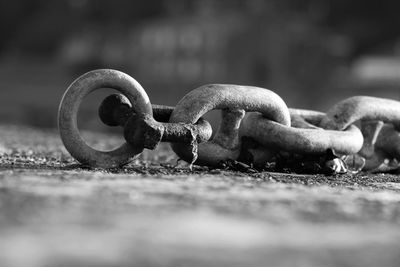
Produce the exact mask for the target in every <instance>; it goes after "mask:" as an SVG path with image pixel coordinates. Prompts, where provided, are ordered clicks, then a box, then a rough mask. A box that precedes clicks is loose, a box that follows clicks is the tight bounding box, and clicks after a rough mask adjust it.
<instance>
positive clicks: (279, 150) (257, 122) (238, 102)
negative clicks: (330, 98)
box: [58, 69, 400, 174]
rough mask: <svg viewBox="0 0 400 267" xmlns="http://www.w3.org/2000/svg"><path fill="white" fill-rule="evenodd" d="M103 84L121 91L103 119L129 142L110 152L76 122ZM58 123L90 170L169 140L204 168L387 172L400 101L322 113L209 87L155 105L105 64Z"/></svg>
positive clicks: (77, 87)
mask: <svg viewBox="0 0 400 267" xmlns="http://www.w3.org/2000/svg"><path fill="white" fill-rule="evenodd" d="M100 88H113V89H116V90H118V91H119V92H120V93H121V94H112V95H110V96H108V97H107V98H106V99H104V100H103V102H102V103H101V105H100V107H99V116H100V119H101V120H102V122H103V123H105V124H106V125H108V126H121V127H123V128H124V137H125V140H126V143H125V144H123V145H122V146H121V147H119V148H117V149H115V150H113V151H108V152H104V151H98V150H95V149H93V148H91V147H90V146H88V145H87V144H86V143H85V141H84V140H83V138H82V137H81V136H80V134H79V130H78V127H77V114H78V109H79V106H80V104H81V102H82V100H83V98H84V97H85V96H86V95H88V94H89V93H91V92H93V91H95V90H98V89H100ZM214 109H219V110H221V114H222V116H221V117H222V119H221V124H220V126H219V128H218V130H217V131H216V132H215V134H214V136H213V137H212V133H213V130H212V128H211V125H210V123H209V122H208V121H206V120H205V119H204V118H202V116H203V115H204V114H206V113H207V112H209V111H211V110H214ZM58 121H59V129H60V134H61V139H62V141H63V143H64V145H65V147H66V148H67V150H68V151H69V152H70V153H71V155H72V156H73V157H74V158H75V159H77V160H78V161H79V162H80V163H82V164H85V165H89V166H93V167H102V168H111V167H120V166H123V165H125V164H127V163H129V162H130V161H131V160H132V159H133V158H134V157H135V156H137V155H138V154H140V153H141V152H142V151H143V149H144V148H146V149H155V148H156V147H157V145H158V144H159V143H160V142H170V143H171V147H172V149H173V151H174V152H175V153H176V154H177V155H178V157H179V158H181V159H183V160H185V161H187V162H188V163H190V164H198V165H206V166H221V164H223V163H227V162H229V163H230V164H231V163H232V162H243V163H241V164H245V163H246V164H249V166H252V165H258V166H260V165H261V166H266V165H268V163H271V162H275V163H276V165H277V166H278V165H282V162H285V163H288V162H289V164H292V165H293V164H294V163H293V162H294V161H297V162H301V164H300V165H301V166H303V167H304V166H306V164H305V163H304V162H307V160H309V159H311V161H310V162H311V163H312V164H314V165H318V166H319V167H320V168H319V169H318V171H321V172H325V173H330V174H333V173H344V172H346V171H347V168H350V169H352V170H354V171H360V170H366V171H371V170H375V171H380V170H387V169H388V168H389V169H390V168H397V167H398V161H400V134H399V131H398V129H399V125H400V102H398V101H395V100H390V99H383V98H376V97H368V96H355V97H351V98H348V99H345V100H343V101H341V102H339V103H337V104H336V105H334V106H333V107H332V108H331V109H329V110H328V111H327V112H326V113H322V112H318V111H312V110H301V109H289V108H288V107H287V106H286V104H285V102H284V101H283V100H282V99H281V98H280V97H279V96H278V95H277V94H275V93H274V92H272V91H270V90H267V89H264V88H258V87H252V86H239V85H229V84H212V85H205V86H201V87H199V88H197V89H195V90H193V91H191V92H189V93H188V94H186V95H185V96H184V97H183V98H182V99H181V100H180V101H179V102H178V104H177V105H176V107H169V106H160V105H151V103H150V100H149V98H148V96H147V94H146V92H145V90H144V89H143V88H142V87H141V86H140V84H139V83H138V82H137V81H136V80H135V79H133V78H132V77H130V76H129V75H127V74H124V73H122V72H119V71H116V70H109V69H103V70H95V71H91V72H88V73H86V74H84V75H82V76H81V77H79V78H78V79H77V80H75V81H74V82H73V83H72V84H71V85H70V86H69V88H68V89H67V91H66V92H65V94H64V96H63V99H62V101H61V104H60V108H59V116H58ZM358 121H359V127H357V126H356V125H355V123H357V122H358ZM293 159H295V160H293ZM240 166H242V165H240ZM385 166H386V169H385V168H384V167H385Z"/></svg>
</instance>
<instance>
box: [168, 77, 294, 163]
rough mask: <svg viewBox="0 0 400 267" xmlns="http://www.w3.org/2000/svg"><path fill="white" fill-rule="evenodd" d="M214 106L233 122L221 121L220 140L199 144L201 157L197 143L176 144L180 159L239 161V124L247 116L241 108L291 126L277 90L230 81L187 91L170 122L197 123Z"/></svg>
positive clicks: (218, 133) (201, 161)
mask: <svg viewBox="0 0 400 267" xmlns="http://www.w3.org/2000/svg"><path fill="white" fill-rule="evenodd" d="M213 109H221V110H224V112H225V113H224V114H225V115H224V117H226V118H228V117H230V118H231V119H230V122H229V124H228V123H226V122H223V123H222V124H221V126H220V128H219V130H218V131H217V133H216V134H215V136H216V137H217V138H216V139H214V140H211V142H205V143H201V144H199V145H198V147H197V158H193V154H194V153H193V145H186V144H176V143H175V144H172V149H173V150H174V151H175V152H176V153H177V154H178V156H179V157H180V158H182V159H184V160H185V161H188V162H194V163H196V164H200V165H211V166H213V165H214V166H215V165H217V164H219V163H220V162H221V161H223V160H227V159H233V160H235V159H236V158H237V157H238V156H239V151H238V149H239V144H238V142H239V141H238V140H237V138H238V127H239V124H240V120H241V117H243V113H242V112H241V111H240V110H244V111H258V112H260V113H261V114H263V115H264V116H265V117H266V118H268V119H270V120H273V121H276V122H278V123H282V124H284V125H287V126H290V115H289V110H288V109H287V107H286V104H285V102H284V101H283V100H282V99H281V98H280V97H279V96H278V95H277V94H275V93H274V92H272V91H270V90H267V89H263V88H258V87H251V86H239V85H226V84H225V85H224V84H212V85H205V86H201V87H199V88H197V89H195V90H193V91H191V92H189V93H188V94H186V95H185V96H184V97H183V98H182V99H181V100H180V101H179V103H178V104H177V105H176V107H175V109H174V111H173V112H172V115H171V119H170V122H172V123H178V122H180V123H195V122H196V121H197V120H198V119H199V118H200V117H201V116H203V115H204V114H205V113H207V112H208V111H210V110H213ZM228 113H232V115H228ZM222 140H224V141H222ZM227 140H229V141H227ZM227 144H229V146H227ZM232 144H233V146H232Z"/></svg>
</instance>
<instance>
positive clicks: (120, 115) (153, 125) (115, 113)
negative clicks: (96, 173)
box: [99, 94, 212, 149]
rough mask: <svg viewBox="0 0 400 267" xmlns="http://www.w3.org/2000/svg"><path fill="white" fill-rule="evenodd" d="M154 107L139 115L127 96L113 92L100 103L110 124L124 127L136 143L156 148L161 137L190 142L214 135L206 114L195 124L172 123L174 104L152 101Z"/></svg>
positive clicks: (101, 113) (129, 137) (127, 138)
mask: <svg viewBox="0 0 400 267" xmlns="http://www.w3.org/2000/svg"><path fill="white" fill-rule="evenodd" d="M152 110H153V115H152V116H150V115H144V116H143V115H142V116H139V115H138V114H136V112H135V110H134V109H133V108H132V106H131V104H130V103H129V100H128V99H127V98H126V97H125V96H123V95H121V94H112V95H110V96H108V97H106V98H105V99H104V100H103V101H102V103H101V104H100V106H99V116H100V119H101V120H102V122H103V123H104V124H106V125H108V126H121V127H124V137H125V140H126V141H127V142H128V143H129V144H131V145H132V146H134V147H142V148H147V149H154V148H155V147H157V145H158V144H159V143H160V142H161V141H163V142H177V143H186V144H190V143H192V142H198V143H201V142H204V141H207V140H208V139H210V138H211V135H212V128H211V125H210V123H209V122H208V121H206V120H205V119H203V118H200V119H199V120H198V121H197V122H196V123H194V124H191V123H169V122H168V121H169V119H170V117H171V114H172V111H173V110H174V107H170V106H163V105H152Z"/></svg>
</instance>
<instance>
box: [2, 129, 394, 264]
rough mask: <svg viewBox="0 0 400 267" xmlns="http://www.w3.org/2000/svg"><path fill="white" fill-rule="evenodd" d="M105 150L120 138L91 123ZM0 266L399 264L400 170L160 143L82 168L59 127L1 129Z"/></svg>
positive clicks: (96, 140) (91, 138)
mask: <svg viewBox="0 0 400 267" xmlns="http://www.w3.org/2000/svg"><path fill="white" fill-rule="evenodd" d="M83 135H84V136H85V138H86V139H87V140H88V142H90V143H91V144H92V145H93V146H95V147H99V146H101V148H102V149H109V148H111V147H113V146H114V145H118V143H119V142H121V139H120V137H115V136H112V135H105V134H99V133H90V132H84V133H83ZM0 136H1V137H2V138H1V139H0V151H1V157H0V236H1V239H0V263H1V264H0V265H1V266H11V267H26V266H30V267H43V266H49V267H50V266H60V267H63V266H65V267H71V266H91V267H94V266H96V267H109V266H115V267H124V266H126V267H127V266H163V267H175V266H202V267H203V266H213V267H214V266H221V267H225V266H226V267H228V266H229V267H231V266H279V267H292V266H307V267H321V266H327V267H336V266H357V267H376V266H382V267H386V266H393V267H397V266H398V265H399V262H400V243H399V239H400V230H399V229H400V227H399V226H400V176H399V175H389V174H366V173H362V174H358V175H342V176H322V175H296V174H282V173H270V172H262V173H240V172H234V171H228V170H220V169H208V168H204V167H194V168H193V171H190V170H189V169H188V168H187V167H186V166H178V167H176V168H174V167H172V165H171V164H175V161H176V157H175V156H174V154H173V153H172V151H171V150H170V149H169V147H168V146H167V145H165V144H161V145H160V147H159V148H158V150H156V151H154V152H151V151H144V153H143V154H141V155H140V156H139V158H137V159H136V160H135V161H134V162H133V163H132V164H130V165H127V166H125V167H124V168H120V169H117V170H114V171H104V170H90V169H85V168H81V167H80V165H77V164H76V163H77V162H76V161H75V160H74V159H73V158H72V157H71V156H70V155H69V153H67V151H66V150H65V149H64V148H63V146H62V144H61V142H60V140H59V136H58V134H57V132H56V131H39V130H35V129H31V128H21V127H12V126H0Z"/></svg>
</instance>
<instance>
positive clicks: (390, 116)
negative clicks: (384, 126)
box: [320, 96, 400, 130]
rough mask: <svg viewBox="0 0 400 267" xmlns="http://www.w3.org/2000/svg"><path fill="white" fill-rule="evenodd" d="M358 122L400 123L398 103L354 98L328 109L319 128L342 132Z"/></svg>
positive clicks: (399, 103) (365, 97) (372, 98)
mask: <svg viewBox="0 0 400 267" xmlns="http://www.w3.org/2000/svg"><path fill="white" fill-rule="evenodd" d="M358 120H381V121H384V122H392V123H394V124H396V125H397V126H398V125H399V123H400V102H399V101H395V100H391V99H386V98H378V97H371V96H354V97H350V98H347V99H345V100H343V101H340V102H339V103H337V104H336V105H334V106H333V107H332V108H330V109H329V110H328V111H327V113H326V117H325V118H324V119H323V120H322V121H321V123H320V126H321V127H323V128H324V129H332V130H343V129H346V128H347V127H348V126H349V125H351V124H353V123H354V122H356V121H358Z"/></svg>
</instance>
